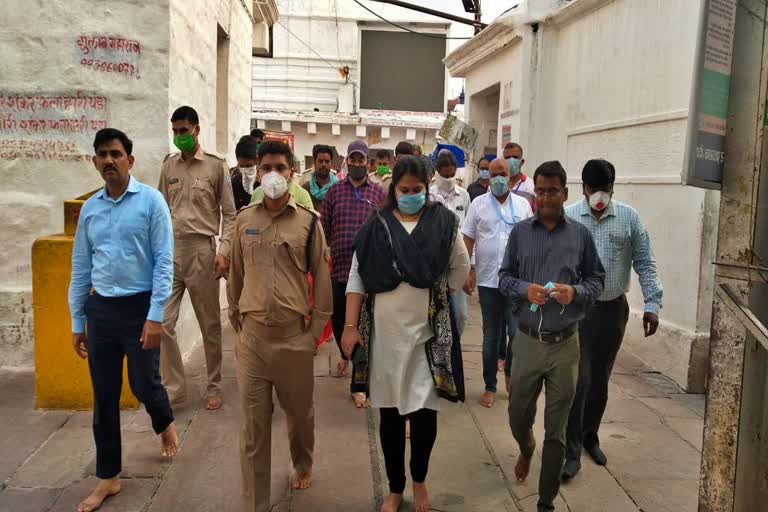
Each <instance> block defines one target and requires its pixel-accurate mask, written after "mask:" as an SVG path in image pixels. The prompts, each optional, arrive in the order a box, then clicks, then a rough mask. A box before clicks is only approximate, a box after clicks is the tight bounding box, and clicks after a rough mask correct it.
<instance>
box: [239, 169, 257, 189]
mask: <svg viewBox="0 0 768 512" xmlns="http://www.w3.org/2000/svg"><path fill="white" fill-rule="evenodd" d="M240 174H241V175H242V176H243V188H244V189H245V191H246V192H248V193H249V194H253V182H254V181H256V167H240Z"/></svg>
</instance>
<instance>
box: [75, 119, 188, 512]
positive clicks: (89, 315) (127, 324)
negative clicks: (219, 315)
mask: <svg viewBox="0 0 768 512" xmlns="http://www.w3.org/2000/svg"><path fill="white" fill-rule="evenodd" d="M93 148H94V150H95V152H96V155H95V156H94V157H93V164H94V165H95V166H96V169H98V171H99V173H101V177H102V178H103V179H104V182H105V184H106V186H105V187H104V188H103V189H101V190H99V191H98V192H96V194H94V195H93V196H92V197H91V198H90V199H88V200H87V201H86V202H85V204H84V205H83V208H82V209H81V210H80V218H79V220H78V223H77V233H76V234H75V245H74V248H73V250H72V280H71V282H70V284H69V310H70V312H71V315H72V344H73V345H74V348H75V352H76V353H77V355H79V356H80V357H82V358H83V359H86V358H87V359H88V367H89V369H90V372H91V382H92V384H93V437H94V439H95V441H96V476H97V477H98V478H99V483H98V484H97V485H96V488H95V489H94V490H93V492H92V493H91V495H90V496H88V497H87V498H86V499H85V500H84V501H83V502H82V503H80V505H79V506H78V509H77V510H78V512H91V511H92V510H96V509H97V508H99V507H100V506H101V504H102V502H103V501H104V500H105V499H106V498H108V497H109V496H114V495H115V494H117V493H119V492H120V480H118V475H119V474H120V470H121V446H120V390H121V388H122V375H123V357H126V358H127V359H128V380H129V383H130V386H131V390H132V391H133V394H134V395H136V398H138V399H139V401H140V402H141V403H143V404H144V407H145V408H146V410H147V413H149V416H150V417H151V418H152V428H153V429H154V430H155V433H156V434H159V435H160V438H161V446H160V454H161V455H162V456H163V457H172V456H174V455H175V454H176V445H177V443H178V439H177V437H176V428H175V427H174V424H173V413H172V412H171V406H170V404H169V402H168V395H167V394H166V391H165V388H164V387H163V385H162V384H161V382H160V374H159V373H158V365H159V364H160V362H159V361H160V348H159V347H160V337H161V335H162V321H163V310H164V308H165V302H166V301H167V300H168V296H169V295H170V293H171V283H172V281H173V229H172V228H171V216H170V213H169V211H168V206H167V205H166V204H165V201H164V200H163V196H162V195H160V193H159V192H158V191H157V190H155V189H153V188H151V187H148V186H147V185H144V184H143V183H141V182H139V181H138V180H137V179H136V178H134V177H132V176H131V174H130V170H131V167H133V161H134V159H133V156H132V155H131V151H132V149H133V143H132V142H131V140H130V139H129V138H128V137H127V136H126V135H125V134H124V133H123V132H121V131H119V130H115V129H113V128H105V129H103V130H99V132H98V133H96V138H95V140H94V142H93ZM86 325H87V327H88V329H87V335H86Z"/></svg>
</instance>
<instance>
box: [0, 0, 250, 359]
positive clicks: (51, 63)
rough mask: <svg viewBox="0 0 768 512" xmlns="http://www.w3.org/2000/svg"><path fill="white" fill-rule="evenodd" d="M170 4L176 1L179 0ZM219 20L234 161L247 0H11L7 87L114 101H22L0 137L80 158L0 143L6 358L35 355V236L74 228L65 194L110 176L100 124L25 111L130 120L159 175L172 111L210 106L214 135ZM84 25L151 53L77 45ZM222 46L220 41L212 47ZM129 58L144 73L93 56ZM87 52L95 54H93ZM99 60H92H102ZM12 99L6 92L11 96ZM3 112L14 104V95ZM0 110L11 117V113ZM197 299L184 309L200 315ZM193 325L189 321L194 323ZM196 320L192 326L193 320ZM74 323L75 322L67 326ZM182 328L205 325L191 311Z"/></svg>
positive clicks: (142, 157) (0, 321) (245, 110)
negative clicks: (23, 107)
mask: <svg viewBox="0 0 768 512" xmlns="http://www.w3.org/2000/svg"><path fill="white" fill-rule="evenodd" d="M169 3H170V5H169ZM216 20H226V23H222V25H223V26H225V27H229V30H230V63H229V70H230V78H229V89H230V90H229V96H230V98H229V102H230V103H229V104H230V107H229V108H230V110H229V131H230V144H229V146H230V147H229V154H230V157H231V158H230V161H231V162H234V143H235V141H236V138H237V137H238V136H239V135H240V134H243V133H246V132H247V131H248V128H249V123H250V94H251V89H250V76H251V67H250V52H251V50H250V45H251V30H252V24H251V21H250V18H249V17H248V14H247V12H246V11H245V9H244V8H243V6H242V4H241V3H240V2H226V1H224V0H220V1H219V2H218V3H217V5H216V9H215V10H214V9H210V2H206V1H203V0H195V1H192V2H191V3H190V2H183V3H182V2H181V1H180V0H171V1H170V2H169V0H160V1H158V2H150V3H143V4H141V5H138V4H137V3H136V2H134V1H129V0H113V1H111V2H108V3H105V2H97V1H95V0H67V1H63V0H53V1H46V2H43V1H41V0H25V1H21V0H7V1H6V2H4V4H3V22H2V24H0V95H8V94H12V95H16V94H18V95H21V96H36V95H45V96H67V97H73V96H74V97H76V95H77V92H78V91H81V95H90V96H104V97H106V109H105V110H93V109H85V110H82V109H77V108H75V109H74V110H73V109H72V108H70V109H69V110H58V111H57V110H55V109H47V110H40V109H38V110H36V111H35V112H26V113H24V112H11V114H12V115H13V116H15V117H16V118H18V119H16V120H17V124H16V126H15V128H8V126H6V125H0V130H2V131H0V146H2V144H3V143H5V144H8V141H9V140H16V139H19V140H24V141H27V142H28V141H38V142H39V141H44V140H50V141H54V142H56V141H59V142H61V141H68V140H73V141H74V146H75V147H76V153H81V154H83V157H84V159H81V160H78V161H62V160H59V159H44V158H40V157H39V154H37V155H36V156H35V155H30V157H25V156H22V157H21V158H10V155H9V151H8V146H6V147H5V148H3V147H0V192H2V193H1V194H0V218H2V219H3V221H2V223H3V235H4V236H3V243H2V244H1V245H0V366H2V365H13V366H16V365H30V364H32V353H33V352H32V351H33V341H32V310H31V289H30V288H31V266H30V248H31V246H32V242H33V241H34V239H35V238H37V237H39V236H42V235H47V234H51V233H60V232H62V231H63V224H64V220H63V201H64V200H65V199H71V198H74V197H76V196H79V195H81V194H83V193H85V192H88V191H90V190H93V189H96V188H98V187H100V186H102V185H103V181H102V179H101V177H100V176H99V174H98V172H97V171H96V170H95V169H94V168H93V165H92V164H91V163H90V161H89V160H88V158H89V156H90V155H91V154H92V153H93V149H92V147H91V144H92V141H93V136H94V134H95V131H96V129H97V126H95V127H91V125H90V124H89V126H88V128H87V129H86V130H84V131H83V133H79V132H78V133H76V134H74V135H73V134H67V133H61V132H60V131H56V130H50V129H49V130H47V131H44V132H40V133H33V134H28V133H26V131H24V130H22V129H21V127H20V123H19V122H18V121H20V120H21V117H22V116H29V117H30V118H33V117H34V118H38V119H43V118H45V117H46V116H47V118H49V119H50V118H51V117H54V118H56V119H59V118H62V117H66V118H69V117H74V118H78V119H79V118H80V115H81V114H83V113H85V114H86V116H87V119H88V120H89V121H90V120H93V121H102V122H105V123H106V124H107V125H109V126H112V127H115V128H119V129H121V130H123V131H125V132H126V133H127V134H128V136H129V137H130V138H131V139H132V140H133V142H134V150H133V153H134V156H135V157H136V165H135V167H134V170H133V175H134V176H136V177H137V178H138V179H139V180H141V181H144V182H146V183H148V184H150V185H152V186H156V185H157V180H158V177H159V172H160V164H161V162H162V159H163V157H164V156H165V155H166V154H167V153H168V152H169V151H171V150H172V144H171V131H170V121H169V118H170V115H171V112H172V110H173V109H174V108H176V107H177V106H179V105H181V104H190V105H193V106H195V107H196V108H198V109H199V111H200V114H201V117H202V122H203V136H202V141H203V144H204V145H206V146H207V147H210V148H213V146H214V144H215V133H216V130H215V124H213V122H212V117H211V116H213V115H214V113H215V87H214V86H215V79H216V74H215V72H216V59H215V57H216ZM81 35H86V36H89V37H92V36H105V37H109V36H112V37H121V38H125V39H128V40H131V41H136V42H138V43H139V44H140V49H141V51H140V52H128V51H125V50H119V49H113V50H110V49H108V48H107V49H94V48H92V47H89V46H88V45H87V43H86V44H85V45H84V47H85V48H86V50H85V51H86V52H87V53H84V50H83V49H82V48H81V45H79V44H78V41H79V40H80V36H81ZM211 48H212V49H213V53H212V57H211V53H210V52H211ZM93 58H97V59H102V60H105V61H114V62H128V63H130V64H132V65H134V73H133V75H131V74H130V73H128V74H126V73H117V72H110V71H108V70H106V69H105V70H103V71H102V70H99V69H94V67H93V66H92V65H90V66H89V65H88V63H87V61H88V60H89V59H93ZM83 59H85V60H86V64H85V65H83V63H82V61H83ZM92 64H93V63H92ZM0 103H2V101H0ZM4 105H5V106H3V104H0V114H3V113H5V114H8V113H9V112H10V111H9V109H8V106H7V105H8V104H7V102H5V104H4ZM4 118H5V116H4V115H0V119H4ZM189 311H191V310H190V309H189V308H188V307H186V308H185V312H184V313H183V315H184V316H185V317H186V318H187V319H189V317H190V315H189ZM187 324H189V325H187ZM191 326H194V327H193V328H190V327H191ZM65 328H68V327H66V326H65ZM181 334H182V336H183V338H184V339H185V341H194V338H197V337H199V331H198V330H197V326H196V324H195V323H194V321H193V322H191V323H190V322H188V321H185V322H183V328H182V333H181Z"/></svg>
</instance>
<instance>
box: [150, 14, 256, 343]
mask: <svg viewBox="0 0 768 512" xmlns="http://www.w3.org/2000/svg"><path fill="white" fill-rule="evenodd" d="M246 4H248V2H246ZM249 14H250V11H246V8H245V7H244V6H243V5H242V4H241V3H240V2H239V1H234V2H231V1H228V0H215V1H208V0H183V1H182V0H171V6H170V34H171V36H170V49H169V62H170V69H169V76H168V83H169V87H168V106H167V107H166V108H167V112H168V115H167V118H166V120H165V124H164V126H165V127H166V141H167V142H166V146H167V148H168V149H167V151H175V148H174V147H173V144H172V140H173V133H172V131H171V125H170V121H169V119H170V114H171V113H173V111H174V110H175V109H177V108H178V107H180V106H182V105H190V106H192V107H193V108H194V109H195V110H197V113H198V115H199V116H200V144H201V145H202V146H203V149H205V150H206V151H209V152H212V153H216V154H218V155H220V156H222V157H225V158H227V160H228V162H229V163H230V165H235V163H236V162H237V160H236V159H235V145H236V144H237V141H238V139H239V138H240V137H241V136H243V135H245V134H247V133H249V132H250V122H251V121H250V117H251V108H250V105H251V60H252V57H251V44H252V33H253V32H252V31H253V24H252V22H251V19H250V17H249ZM217 25H219V26H221V28H222V29H223V30H224V32H225V33H226V34H227V35H228V36H229V63H228V66H227V67H228V75H229V76H228V86H229V87H228V91H227V95H228V96H229V100H228V106H229V111H228V115H227V125H228V126H227V133H228V136H227V139H228V143H227V148H226V152H221V151H219V148H217V141H216V128H217V125H216V94H217V88H216V78H217ZM190 77H194V79H190ZM158 174H159V168H158ZM219 285H220V290H219V295H220V302H221V306H222V308H225V307H226V304H227V303H226V299H225V296H226V292H225V283H224V280H221V282H220V283H219ZM176 331H177V336H178V340H179V344H180V345H181V350H182V353H183V354H188V353H189V352H191V351H192V350H193V348H194V346H195V345H196V343H197V342H198V341H199V340H200V329H199V327H198V324H197V321H196V319H195V315H194V311H193V310H192V304H191V302H190V300H189V295H185V297H184V301H183V302H182V309H181V311H180V313H179V324H178V327H177V329H176Z"/></svg>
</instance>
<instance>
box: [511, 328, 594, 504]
mask: <svg viewBox="0 0 768 512" xmlns="http://www.w3.org/2000/svg"><path fill="white" fill-rule="evenodd" d="M578 373H579V335H578V332H575V333H574V334H573V336H571V337H570V338H568V339H567V340H565V341H562V342H560V343H553V344H550V343H542V342H540V341H539V340H537V339H536V338H531V337H530V336H528V335H526V334H525V333H523V332H522V331H519V330H518V331H517V333H516V334H515V338H514V339H513V340H512V368H511V375H510V378H511V382H512V386H511V388H510V394H509V426H510V428H511V429H512V435H513V436H514V437H515V440H516V441H517V443H518V445H519V446H520V451H521V452H522V454H523V455H524V456H526V457H532V456H533V453H534V448H535V440H534V438H533V428H532V427H533V422H534V420H535V419H536V400H537V399H538V398H539V394H541V388H542V386H546V392H545V401H544V403H545V405H544V444H543V447H542V453H541V474H540V475H539V502H538V510H539V512H542V511H550V510H554V506H553V504H552V503H553V501H554V499H555V496H557V493H558V491H559V489H560V476H561V474H562V469H563V461H564V460H565V428H566V426H567V425H568V414H569V413H570V411H571V405H572V404H573V397H574V395H575V394H576V380H577V378H578Z"/></svg>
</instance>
